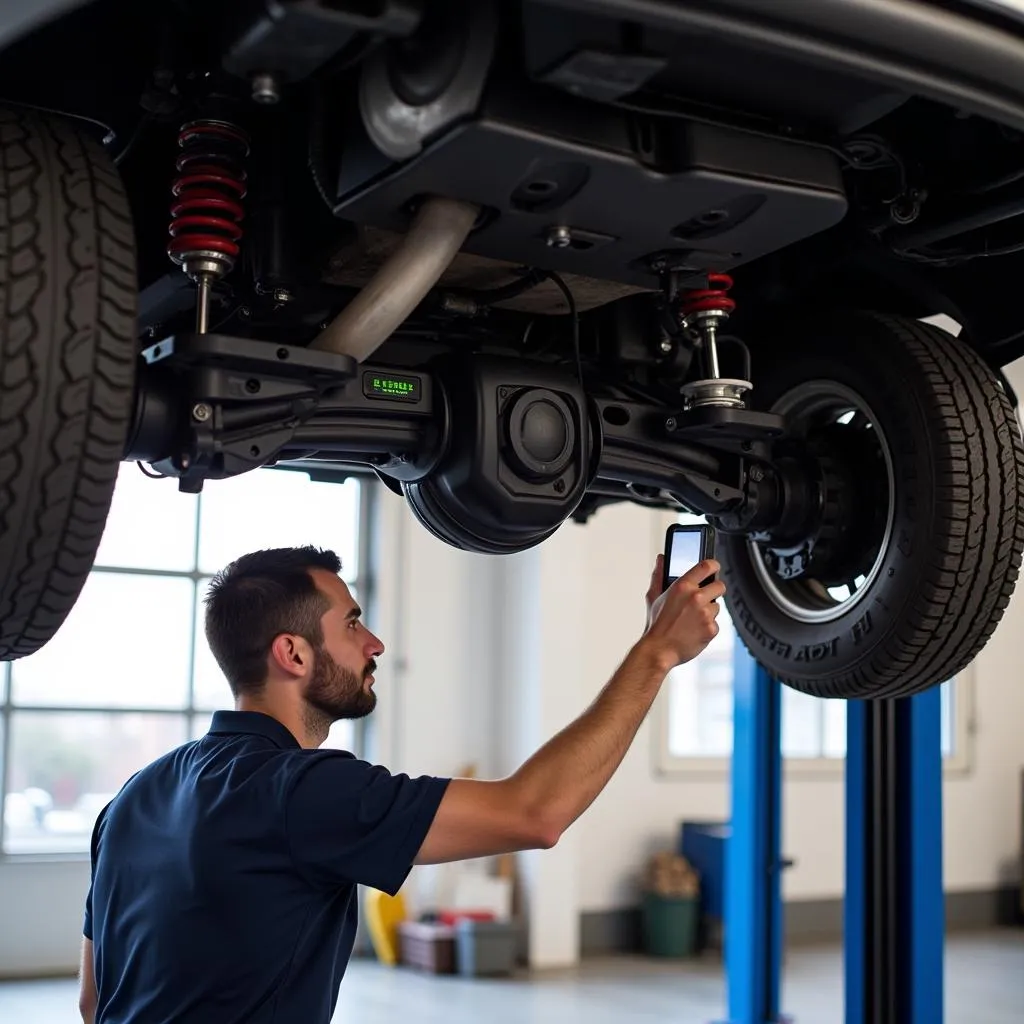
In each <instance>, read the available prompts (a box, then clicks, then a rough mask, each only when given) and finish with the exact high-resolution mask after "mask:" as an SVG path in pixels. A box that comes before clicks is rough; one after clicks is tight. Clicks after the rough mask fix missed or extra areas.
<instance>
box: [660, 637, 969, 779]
mask: <svg viewBox="0 0 1024 1024" xmlns="http://www.w3.org/2000/svg"><path fill="white" fill-rule="evenodd" d="M736 643H737V644H738V645H742V643H743V641H742V640H739V639H737V641H736ZM975 666H976V662H972V663H971V664H970V665H969V666H968V667H967V668H965V669H964V670H963V671H962V672H960V673H958V675H957V677H956V680H955V682H954V684H953V687H952V693H953V707H954V712H953V753H952V754H951V755H950V756H949V757H945V758H943V762H942V773H943V776H944V777H946V778H956V777H961V776H966V775H969V774H971V772H972V771H973V769H974V735H975V732H976V717H975V707H976V701H975V689H976V685H977V678H976V667H975ZM670 701H671V687H670V686H669V685H668V684H667V683H666V685H665V686H664V687H663V688H662V691H661V693H659V694H658V697H657V699H656V700H655V702H654V706H653V708H652V709H651V720H652V726H653V728H652V738H653V742H652V745H651V747H652V769H653V773H654V776H655V777H656V778H658V779H661V780H665V781H674V780H679V779H705V780H706V779H708V778H713V779H723V780H724V779H728V777H729V774H730V770H731V764H732V757H731V756H730V755H725V754H723V755H721V756H716V757H711V756H694V757H687V756H680V755H678V754H674V753H672V751H671V749H670V747H669V725H670V718H671V716H670V709H669V702H670ZM845 766H846V758H845V757H783V759H782V772H783V775H784V776H786V777H790V778H800V779H814V778H824V779H836V778H841V777H842V775H843V773H844V771H845Z"/></svg>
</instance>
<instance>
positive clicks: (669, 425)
mask: <svg viewBox="0 0 1024 1024" xmlns="http://www.w3.org/2000/svg"><path fill="white" fill-rule="evenodd" d="M677 426H679V423H678V421H677V420H676V418H675V416H669V418H668V419H667V420H665V429H666V430H675V429H676V427H677Z"/></svg>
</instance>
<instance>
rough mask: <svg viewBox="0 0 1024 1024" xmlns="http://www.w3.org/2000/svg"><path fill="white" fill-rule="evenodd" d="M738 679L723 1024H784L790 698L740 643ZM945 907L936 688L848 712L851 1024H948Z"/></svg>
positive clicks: (850, 706) (857, 705)
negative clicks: (785, 725)
mask: <svg viewBox="0 0 1024 1024" xmlns="http://www.w3.org/2000/svg"><path fill="white" fill-rule="evenodd" d="M733 678H734V689H733V693H734V703H733V736H734V740H733V757H732V815H731V822H730V833H729V839H728V841H727V844H726V868H725V870H726V874H725V879H726V881H725V969H726V985H727V993H728V1008H729V1012H728V1018H727V1021H726V1024H782V1022H784V1021H790V1020H791V1018H788V1017H783V1016H781V1015H780V1013H779V1003H780V991H781V983H780V982H781V968H782V946H783V941H782V899H781V875H782V870H783V869H784V868H785V866H786V863H785V862H784V861H783V860H782V846H781V822H782V743H781V740H782V735H781V733H782V729H781V725H782V688H781V685H780V684H779V683H778V682H777V681H776V680H775V679H773V678H772V677H771V676H770V675H769V673H768V672H767V671H766V670H765V669H764V668H763V667H762V666H761V665H759V664H758V663H757V662H756V661H755V660H754V659H753V657H752V656H751V655H750V654H749V653H748V652H747V650H746V648H745V647H744V646H743V645H742V643H740V642H739V641H737V644H736V653H735V656H734V677H733ZM943 900H944V898H943V887H942V748H941V695H940V692H939V688H938V687H935V688H933V689H931V690H929V691H928V692H926V693H923V694H921V695H919V696H916V697H912V698H908V699H905V700H899V701H891V700H887V701H849V702H848V703H847V758H846V893H845V901H844V939H845V949H844V959H845V1017H844V1020H845V1024H942V1020H943V974H942V969H943V945H944V922H945V911H944V901H943ZM837 997H838V993H837Z"/></svg>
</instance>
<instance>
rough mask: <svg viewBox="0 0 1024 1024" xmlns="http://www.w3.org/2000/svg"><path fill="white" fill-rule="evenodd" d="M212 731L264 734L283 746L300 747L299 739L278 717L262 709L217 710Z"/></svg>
mask: <svg viewBox="0 0 1024 1024" xmlns="http://www.w3.org/2000/svg"><path fill="white" fill-rule="evenodd" d="M210 732H211V733H217V734H220V735H224V734H225V733H227V734H231V733H234V734H239V733H242V734H246V733H248V734H249V735H253V736H264V737H266V738H267V739H268V740H272V741H273V742H274V743H275V744H276V745H277V746H279V747H283V748H295V749H298V748H299V741H298V740H297V739H296V738H295V737H294V736H293V735H292V734H291V732H290V731H289V730H288V728H287V727H286V726H284V725H282V724H281V723H280V722H279V721H278V720H277V719H276V718H271V717H270V715H265V714H263V712H262V711H215V712H214V713H213V721H212V722H211V723H210Z"/></svg>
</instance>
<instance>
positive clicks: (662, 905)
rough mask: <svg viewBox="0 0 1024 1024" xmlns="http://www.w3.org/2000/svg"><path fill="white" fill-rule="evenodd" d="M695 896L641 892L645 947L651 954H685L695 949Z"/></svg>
mask: <svg viewBox="0 0 1024 1024" xmlns="http://www.w3.org/2000/svg"><path fill="white" fill-rule="evenodd" d="M699 915H700V901H699V899H698V897H696V896H691V897H684V898H679V897H673V896H659V895H658V894H657V893H653V892H647V893H644V900H643V930H644V948H645V949H646V950H647V952H648V953H649V954H650V955H651V956H663V957H688V956H693V955H694V954H695V953H696V951H697V921H698V918H699Z"/></svg>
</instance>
